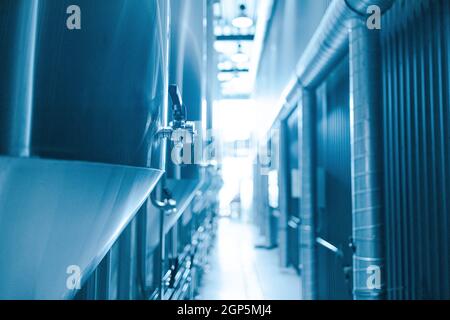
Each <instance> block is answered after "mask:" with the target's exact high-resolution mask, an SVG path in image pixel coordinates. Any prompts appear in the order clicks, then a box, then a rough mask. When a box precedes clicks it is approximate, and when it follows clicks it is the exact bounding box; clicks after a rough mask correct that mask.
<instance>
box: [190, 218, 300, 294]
mask: <svg viewBox="0 0 450 320" xmlns="http://www.w3.org/2000/svg"><path fill="white" fill-rule="evenodd" d="M255 244H258V237H257V235H256V230H255V227H253V226H252V225H251V224H248V223H244V222H240V221H237V220H235V219H231V218H222V219H220V221H219V228H218V235H217V241H216V245H215V247H214V250H213V252H212V254H211V257H210V265H209V267H208V269H207V272H206V274H205V277H204V279H203V286H202V288H201V290H200V295H199V296H198V297H197V299H200V300H234V299H235V300H298V299H300V298H301V296H300V277H299V276H298V275H297V274H296V273H295V271H293V270H290V269H282V268H280V266H279V260H278V259H279V258H278V257H279V255H278V249H274V250H264V249H255Z"/></svg>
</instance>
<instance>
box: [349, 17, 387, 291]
mask: <svg viewBox="0 0 450 320" xmlns="http://www.w3.org/2000/svg"><path fill="white" fill-rule="evenodd" d="M380 65H381V48H380V41H379V31H377V30H369V29H368V28H367V27H366V24H365V21H364V20H362V19H354V20H352V23H351V29H350V117H351V119H350V122H351V149H352V150H351V153H352V197H353V210H352V211H353V214H352V216H353V241H354V248H355V253H354V256H353V275H354V277H353V285H354V298H355V299H383V298H385V293H386V289H385V281H384V279H385V275H384V267H385V258H384V248H383V246H384V244H383V216H382V214H383V211H382V210H383V206H382V201H383V199H382V192H381V190H382V182H383V181H382V159H383V154H382V148H381V147H382V143H381V142H382V132H383V131H382V121H381V120H382V118H381V116H382V100H381V99H382V90H381V70H380Z"/></svg>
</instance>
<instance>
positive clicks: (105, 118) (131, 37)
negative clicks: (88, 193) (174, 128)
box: [32, 0, 167, 166]
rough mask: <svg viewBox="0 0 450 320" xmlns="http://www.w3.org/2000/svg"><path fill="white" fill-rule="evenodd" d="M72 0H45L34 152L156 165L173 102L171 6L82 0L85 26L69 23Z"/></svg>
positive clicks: (36, 82)
mask: <svg viewBox="0 0 450 320" xmlns="http://www.w3.org/2000/svg"><path fill="white" fill-rule="evenodd" d="M72 2H73V1H69V0H63V1H48V0H47V1H42V0H41V1H39V8H38V19H39V23H38V26H39V27H38V30H37V37H38V42H37V43H36V57H35V70H34V99H33V131H32V153H33V154H34V155H38V156H40V157H45V158H57V159H70V160H83V161H94V162H105V163H116V164H124V165H134V166H150V165H151V146H152V143H153V142H154V136H155V133H156V130H157V128H158V126H159V125H160V122H161V119H162V115H163V114H164V112H165V109H166V104H167V93H166V91H167V90H166V85H165V83H166V81H165V77H167V74H166V70H165V69H166V66H165V54H167V52H165V50H166V45H165V44H164V42H166V41H167V30H166V28H165V26H164V19H166V18H165V17H164V16H163V14H165V12H161V11H164V10H160V8H159V6H160V4H159V1H157V0H152V1H135V0H123V1H110V0H96V1H91V0H79V1H77V5H78V6H79V7H80V10H81V14H82V15H81V17H82V20H81V30H69V29H68V28H67V27H66V26H65V21H66V19H67V17H68V15H67V14H66V9H67V7H69V6H70V5H71V4H72ZM62 22H63V23H62Z"/></svg>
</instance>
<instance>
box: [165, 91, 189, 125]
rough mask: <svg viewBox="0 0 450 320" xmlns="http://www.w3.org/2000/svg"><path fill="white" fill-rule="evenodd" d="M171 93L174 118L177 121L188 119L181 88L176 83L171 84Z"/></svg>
mask: <svg viewBox="0 0 450 320" xmlns="http://www.w3.org/2000/svg"><path fill="white" fill-rule="evenodd" d="M169 95H170V98H171V99H172V104H173V107H172V109H173V118H174V120H175V121H185V120H186V110H185V106H184V105H183V100H182V99H181V94H180V90H179V89H178V86H177V85H176V84H171V85H169Z"/></svg>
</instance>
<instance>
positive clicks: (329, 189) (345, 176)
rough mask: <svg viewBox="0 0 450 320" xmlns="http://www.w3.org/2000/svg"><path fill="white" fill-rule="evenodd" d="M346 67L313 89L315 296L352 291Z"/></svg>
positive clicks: (338, 296)
mask: <svg viewBox="0 0 450 320" xmlns="http://www.w3.org/2000/svg"><path fill="white" fill-rule="evenodd" d="M348 71H349V66H348V58H346V59H345V60H344V61H343V62H342V63H341V64H340V66H339V68H338V69H337V70H336V71H335V72H333V73H332V74H331V75H330V76H329V77H328V78H327V80H326V81H325V83H324V84H323V85H322V86H321V87H320V88H319V89H318V91H317V114H316V119H317V120H316V121H317V122H316V123H317V125H316V132H317V142H316V143H317V144H316V146H317V163H316V172H317V198H316V201H317V226H316V231H317V237H318V238H317V239H316V243H317V288H318V289H317V294H318V296H317V297H318V298H319V299H351V292H352V285H351V277H350V274H351V272H350V270H351V269H350V267H351V264H352V262H351V261H352V259H351V257H352V252H351V250H350V249H349V246H348V243H349V239H350V237H351V233H352V228H351V227H352V198H351V177H350V173H351V166H350V107H349V73H348ZM324 240H325V241H326V242H323V241H324ZM330 244H331V245H332V246H329V245H330Z"/></svg>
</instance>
